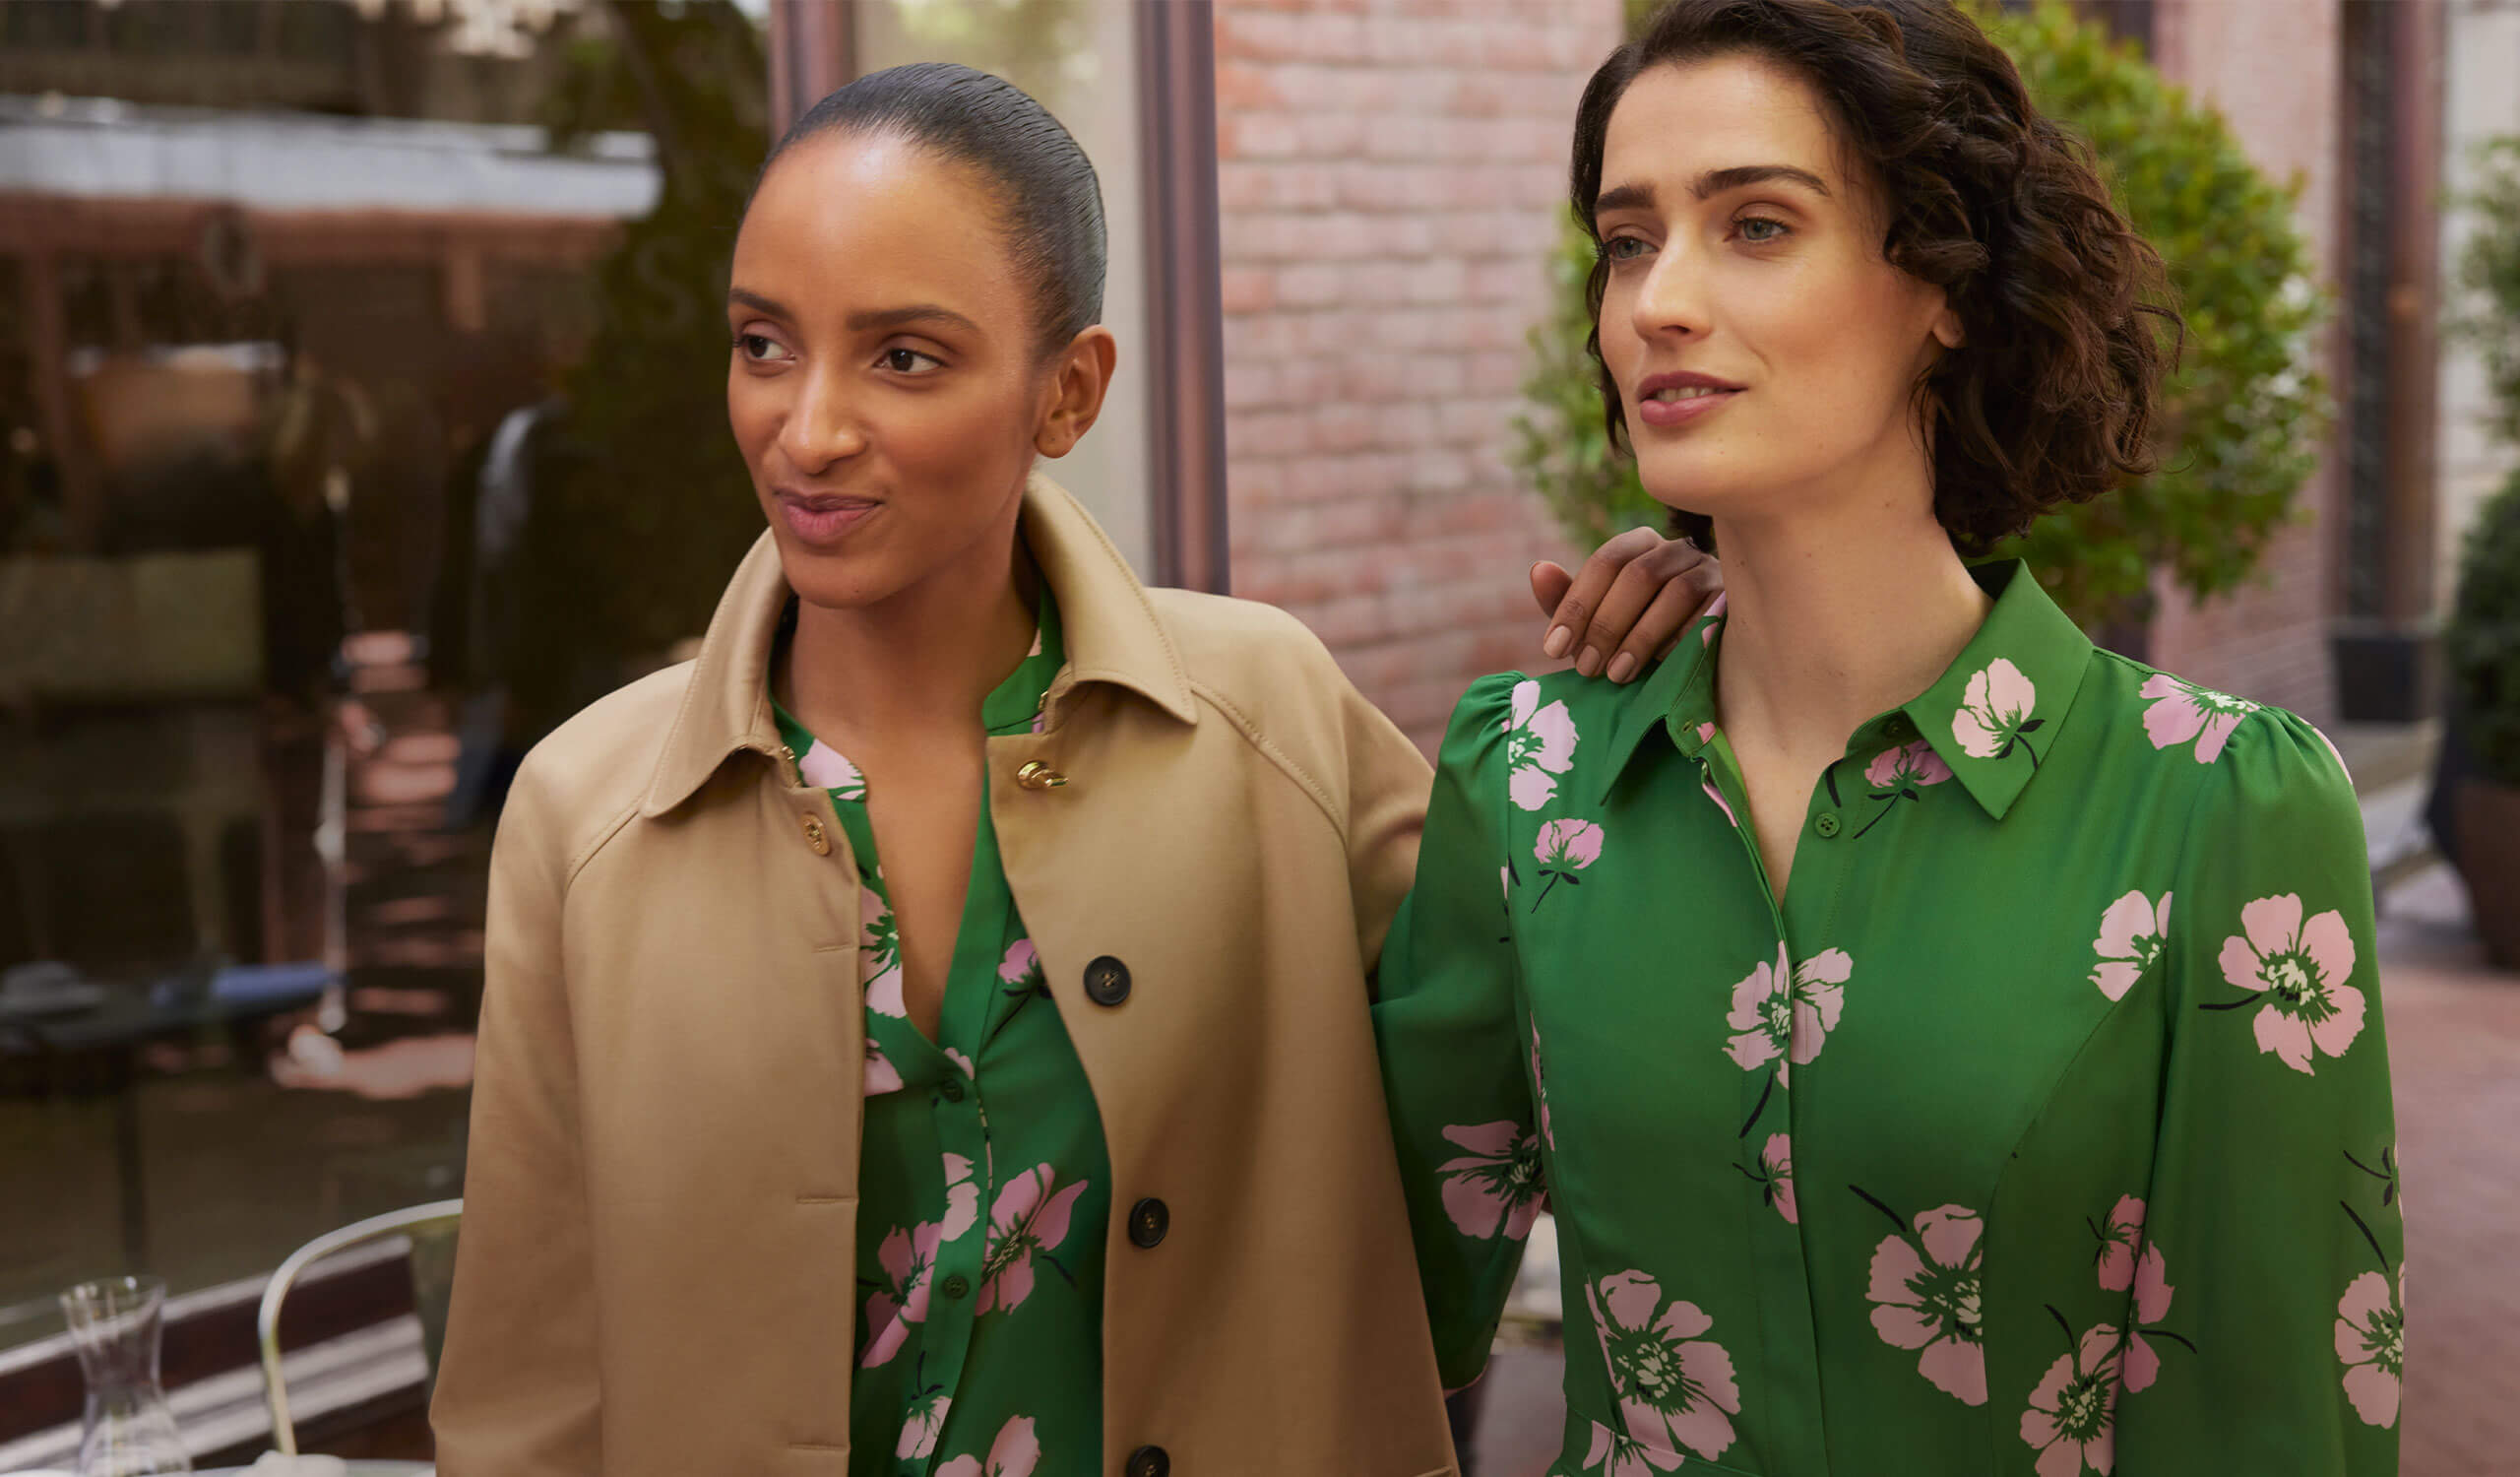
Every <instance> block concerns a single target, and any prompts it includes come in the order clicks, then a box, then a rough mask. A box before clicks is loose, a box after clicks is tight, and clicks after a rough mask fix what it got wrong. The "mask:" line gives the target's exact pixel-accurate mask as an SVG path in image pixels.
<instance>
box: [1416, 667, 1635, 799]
mask: <svg viewBox="0 0 2520 1477" xmlns="http://www.w3.org/2000/svg"><path fill="white" fill-rule="evenodd" d="M1650 671H1651V669H1648V672H1649V674H1650ZM1646 686H1647V681H1646V675H1645V674H1640V675H1639V676H1638V677H1637V679H1636V680H1635V681H1633V682H1628V683H1625V684H1620V683H1616V682H1610V681H1607V680H1604V679H1602V678H1599V677H1587V676H1582V675H1580V674H1576V673H1574V672H1572V671H1567V672H1552V673H1545V674H1542V675H1539V676H1534V675H1532V674H1529V673H1523V672H1497V673H1490V674H1487V675H1485V676H1482V677H1480V678H1479V679H1477V680H1476V681H1474V682H1472V683H1471V684H1470V687H1469V690H1467V691H1465V692H1464V693H1463V694H1462V697H1461V701H1460V702H1459V703H1458V704H1456V705H1455V706H1454V708H1453V716H1452V722H1451V724H1450V725H1449V726H1448V727H1447V728H1446V730H1445V733H1444V745H1443V753H1442V758H1441V759H1440V760H1439V761H1438V762H1439V765H1440V766H1441V767H1442V768H1444V769H1447V770H1469V769H1481V768H1495V769H1497V770H1498V772H1499V773H1500V774H1501V773H1502V772H1503V769H1504V768H1506V767H1520V768H1529V767H1531V766H1532V765H1534V764H1540V765H1543V766H1544V767H1545V768H1546V769H1547V770H1548V771H1549V772H1551V773H1553V774H1559V775H1567V774H1572V773H1575V772H1576V771H1577V770H1578V768H1579V766H1583V765H1585V764H1586V763H1587V762H1588V761H1590V760H1592V759H1593V758H1594V757H1595V756H1597V755H1600V754H1602V753H1604V752H1606V751H1607V748H1608V746H1609V739H1610V735H1611V734H1612V733H1613V732H1614V731H1616V730H1617V729H1618V727H1619V726H1620V724H1621V723H1622V721H1623V720H1624V719H1625V718H1626V717H1627V715H1628V710H1629V709H1630V708H1632V707H1634V706H1635V705H1637V704H1638V703H1640V702H1646V701H1650V699H1649V698H1647V697H1646V696H1645V695H1644V694H1645V689H1646Z"/></svg>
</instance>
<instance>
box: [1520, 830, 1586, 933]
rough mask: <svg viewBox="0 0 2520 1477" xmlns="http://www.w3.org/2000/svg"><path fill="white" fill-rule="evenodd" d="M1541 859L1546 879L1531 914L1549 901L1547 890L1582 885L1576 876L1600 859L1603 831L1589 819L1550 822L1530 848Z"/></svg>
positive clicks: (1533, 900)
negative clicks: (1559, 886)
mask: <svg viewBox="0 0 2520 1477" xmlns="http://www.w3.org/2000/svg"><path fill="white" fill-rule="evenodd" d="M1532 855H1533V856H1535V857H1538V858H1539V859H1540V869H1541V873H1542V875H1544V876H1545V877H1547V878H1548V883H1547V886H1544V887H1543V888H1541V890H1540V896H1538V897H1536V898H1534V899H1532V911H1533V912H1535V913H1537V912H1539V911H1540V905H1541V904H1543V903H1544V902H1546V901H1548V894H1549V889H1550V888H1553V887H1555V886H1556V885H1557V884H1558V883H1559V882H1561V881H1563V882H1567V883H1570V884H1574V883H1581V882H1582V881H1583V878H1581V877H1579V876H1577V875H1575V874H1576V873H1577V872H1579V871H1582V870H1583V869H1584V868H1585V867H1590V866H1592V865H1593V864H1594V863H1595V862H1598V861H1600V860H1601V857H1602V828H1601V827H1600V826H1598V825H1595V824H1594V823H1593V822H1591V821H1589V820H1552V821H1550V822H1548V823H1547V824H1545V825H1544V826H1542V827H1541V828H1540V841H1539V843H1538V844H1537V845H1535V846H1533V848H1532Z"/></svg>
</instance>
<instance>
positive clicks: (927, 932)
mask: <svg viewBox="0 0 2520 1477" xmlns="http://www.w3.org/2000/svg"><path fill="white" fill-rule="evenodd" d="M1103 261H1104V239H1103V208H1102V199H1101V194H1100V191H1099V189H1098V187H1097V184H1096V181H1095V175H1094V168H1093V165H1092V164H1091V163H1090V162H1089V161H1087V159H1086V157H1085V155H1084V153H1083V152H1082V151H1081V150H1079V149H1078V148H1077V146H1076V142H1075V141H1074V140H1073V139H1072V138H1070V137H1069V136H1068V134H1067V131H1066V130H1065V129H1063V128H1061V127H1060V126H1059V124H1058V122H1057V120H1056V119H1054V118H1052V117H1051V116H1050V115H1049V114H1048V113H1047V112H1046V111H1044V110H1043V109H1042V108H1041V106H1040V104H1039V103H1038V102H1036V101H1034V99H1032V98H1031V97H1029V96H1025V95H1024V94H1023V93H1022V92H1020V91H1018V90H1017V89H1016V88H1014V87H1012V86H1010V85H1008V84H1007V83H1005V82H1002V81H1000V80H998V79H996V78H994V77H990V76H987V75H985V74H982V73H979V72H975V71H972V70H971V69H969V68H965V67H958V66H951V65H945V64H926V65H919V66H912V67H902V68H895V69H893V70H891V71H887V72H881V73H877V74H875V75H873V76H870V77H867V78H864V79H861V80H860V81H857V82H854V83H851V85H850V86H848V87H846V88H843V89H841V90H840V91H839V92H837V93H835V94H833V95H832V96H829V97H827V98H825V99H823V100H822V101H821V102H820V103H818V104H817V105H816V106H815V107H814V108H813V109H812V110H811V111H810V112H808V113H807V114H806V115H805V116H804V117H803V118H802V119H800V120H799V121H798V122H797V124H796V126H795V127H794V128H793V129H792V130H790V131H789V133H788V135H787V137H786V138H785V139H783V140H782V141H781V143H780V145H779V147H778V148H777V149H776V150H774V151H773V152H772V155H771V158H770V161H768V162H767V163H766V164H765V165H764V166H763V170H762V174H761V178H760V180H759V182H758V184H757V185H756V188H755V192H754V195H753V198H752V200H751V203H750V205H749V206H748V208H747V210H746V213H745V216H744V219H743V222H742V225H741V228H740V230H739V232H738V234H737V236H736V240H735V246H734V256H733V264H732V273H731V280H730V283H729V286H728V289H727V294H726V300H727V309H726V324H727V337H728V343H729V355H728V363H727V368H726V405H727V414H728V420H729V423H730V425H731V427H732V429H733V432H734V438H735V442H736V446H737V448H738V450H739V451H740V452H741V453H742V455H743V458H744V461H745V464H746V466H747V467H748V468H749V470H750V472H751V477H752V483H753V487H754V491H755V494H756V496H757V497H758V498H759V500H760V503H761V508H762V512H763V515H764V517H765V519H766V521H767V523H768V525H769V528H768V532H767V533H765V534H764V536H763V538H762V540H761V543H760V544H759V545H758V546H756V547H755V548H754V550H753V552H752V554H751V556H750V557H749V558H748V559H747V560H746V561H745V562H744V564H743V566H742V568H741V569H740V570H738V571H737V573H736V574H735V576H734V579H733V582H732V583H731V584H730V585H729V586H728V587H727V590H726V594H725V600H724V602H723V604H722V605H721V606H720V608H719V611H718V614H717V616H716V618H715V620H714V621H713V623H712V625H711V627H710V630H709V633H708V637H707V639H706V641H705V643H704V644H703V647H702V650H701V653H700V656H699V658H698V660H697V661H696V662H694V663H692V664H690V665H687V666H683V667H678V668H674V669H672V670H670V671H667V672H664V673H661V674H657V675H655V676H652V677H650V678H648V679H646V680H644V681H641V682H639V683H637V684H635V685H633V686H630V687H627V688H625V689H623V690H622V691H620V692H617V693H614V694H613V695H612V696H610V697H607V698H605V699H603V700H602V701H601V702H599V703H597V704H596V705H595V706H594V707H592V708H590V709H588V710H587V711H586V712H585V713H583V714H581V715H579V716H578V717H577V718H575V719H574V720H572V721H571V722H570V723H568V724H567V725H566V726H564V727H562V728H561V729H560V730H559V731H558V732H557V733H555V734H554V735H553V736H552V737H551V738H548V739H546V740H545V741H544V742H543V743H542V744H540V745H539V746H538V747H536V749H535V750H534V752H533V754H532V755H531V756H530V757H529V758H528V759H527V760H526V762H525V764H524V766H523V768H522V770H521V771H520V772H519V774H518V777H517V780H516V784H515V789H514V792H513V796H512V798H511V800H510V801H509V803H508V808H507V811H506V814H505V816H504V818H503V821H502V824H501V827H500V832H499V839H498V846H497V852H496V856H495V858H494V861H493V866H492V876H491V884H490V885H491V896H490V918H489V932H488V943H487V950H488V977H487V984H486V993H485V995H484V999H483V1004H482V1023H481V1038H480V1051H479V1061H478V1072H477V1081H476V1084H475V1087H474V1097H473V1138H472V1143H471V1151H470V1163H469V1172H468V1176H467V1180H466V1187H465V1188H466V1201H465V1227H464V1236H463V1246H462V1251H461V1262H460V1266H459V1268H458V1275H457V1279H456V1296H455V1307H454V1311H453V1314H452V1317H451V1322H450V1327H449V1332H448V1343H447V1350H446V1357H445V1361H444V1369H443V1371H442V1373H441V1376H440V1381H439V1385H438V1392H437V1401H436V1408H435V1412H434V1417H435V1423H436V1427H437V1432H438V1441H439V1447H438V1469H439V1470H440V1471H441V1472H443V1473H445V1474H447V1477H474V1474H483V1477H489V1474H497V1477H517V1474H528V1473H532V1474H544V1473H554V1474H556V1473H573V1474H589V1477H592V1474H595V1473H598V1472H601V1473H604V1474H606V1477H646V1474H656V1477H693V1474H701V1473H709V1474H717V1473H756V1472H761V1473H767V1472H779V1473H795V1474H804V1473H829V1474H832V1477H840V1474H842V1473H848V1474H851V1477H903V1474H917V1477H981V1474H983V1473H986V1474H991V1477H1018V1474H1030V1477H1095V1474H1101V1477H1110V1474H1126V1477H1165V1474H1166V1473H1167V1472H1173V1471H1178V1472H1180V1473H1182V1474H1184V1477H1209V1474H1250V1477H1260V1474H1272V1473H1282V1472H1305V1473H1330V1472H1337V1473H1353V1474H1360V1477H1427V1474H1434V1473H1441V1472H1446V1471H1449V1470H1451V1467H1452V1454H1451V1449H1450V1446H1449V1444H1448V1440H1447V1435H1446V1429H1445V1422H1444V1414H1443V1409H1442V1406H1441V1403H1440V1398H1439V1396H1440V1391H1439V1387H1438V1385H1437V1382H1436V1379H1435V1367H1434V1358H1433V1354H1432V1350H1431V1347H1430V1345H1429V1341H1428V1337H1427V1329H1426V1322H1425V1316H1424V1314H1423V1312H1422V1311H1421V1309H1420V1306H1419V1303H1418V1297H1417V1292H1416V1279H1415V1276H1414V1269H1413V1266H1412V1264H1411V1260H1410V1246H1409V1232H1408V1220H1407V1215H1406V1212H1405V1210H1404V1208H1403V1205H1402V1201H1401V1195H1400V1186H1399V1178H1398V1174H1397V1170H1396V1168H1395V1166H1394V1163H1393V1159H1392V1152H1391V1144H1390V1138H1389V1134H1388V1131H1387V1127H1386V1124H1385V1121H1384V1116H1383V1106H1382V1097H1381V1092H1380V1088H1379V1082H1378V1078H1377V1075H1376V1072H1375V1067H1374V1058H1373V1043H1372V1028H1371V1023H1370V1018H1369V1016H1368V999H1367V986H1366V981H1367V978H1368V976H1369V974H1370V973H1371V971H1372V970H1373V968H1374V966H1375V962H1376V959H1377V958H1378V956H1379V954H1380V953H1381V948H1382V940H1383V935H1384V933H1385V932H1386V931H1387V929H1388V927H1389V924H1390V919H1391V914H1392V911H1393V909H1394V908H1395V907H1396V906H1397V905H1398V902H1399V898H1400V894H1401V893H1402V892H1403V891H1404V890H1405V889H1406V887H1407V885H1408V881H1409V877H1410V875H1411V872H1412V869H1413V867H1414V866H1415V859H1416V853H1417V837H1418V823H1419V819H1420V817H1421V815H1422V813H1423V810H1424V806H1425V800H1426V786H1427V771H1426V767H1425V763H1424V761H1423V760H1422V759H1421V758H1420V757H1419V755H1418V751H1417V749H1416V748H1414V747H1413V746H1412V745H1411V744H1410V743H1409V742H1408V741H1407V740H1406V739H1405V738H1402V737H1401V735H1400V734H1399V732H1398V731H1397V730H1396V729H1394V728H1393V727H1392V725H1391V724H1390V722H1389V721H1387V720H1386V719H1384V718H1383V717H1382V715H1380V714H1379V713H1376V712H1375V711H1374V710H1373V709H1372V708H1371V707H1370V706H1368V705H1367V704H1366V703H1365V702H1364V701H1363V699H1362V698H1360V697H1359V696H1358V695H1357V693H1356V691H1355V688H1353V687H1352V686H1350V685H1349V683H1348V682H1347V680H1346V679H1345V678H1344V677H1343V676H1342V675H1341V674H1340V672H1339V669H1338V667H1337V666H1336V665H1335V664H1334V663H1333V662H1332V661H1331V659H1330V656H1329V654H1328V653H1327V652H1326V651H1324V650H1323V648H1322V646H1321V644H1320V643H1319V642H1318V641H1317V640H1315V639H1314V638H1313V637H1312V636H1311V635H1310V634H1309V633H1308V632H1306V631H1305V630H1304V629H1303V628H1302V626H1300V625H1299V624H1297V623H1296V622H1295V621H1294V620H1293V619H1292V618H1291V617H1289V616H1287V615H1285V614H1284V613H1282V612H1280V611H1277V610H1271V609H1269V608H1268V607H1265V606H1259V605H1254V604H1251V603H1248V602H1239V601H1230V600H1225V599H1220V598H1217V597H1212V596H1205V595H1196V594H1190V593H1186V592H1183V591H1177V590H1149V589H1146V588H1145V587H1143V586H1142V585H1140V584H1139V582H1138V580H1137V578H1136V577H1135V576H1134V575H1133V574H1132V573H1131V572H1130V570H1129V567H1128V565H1127V564H1126V562H1125V561H1123V560H1122V559H1121V558H1120V556H1119V555H1118V554H1117V553H1116V552H1115V551H1114V550H1113V548H1112V546H1111V544H1110V542H1109V541H1108V540H1106V539H1105V538H1104V537H1103V533H1102V531H1101V530H1100V529H1098V528H1097V527H1096V526H1095V524H1094V522H1093V520H1092V519H1090V518H1089V517H1088V516H1087V515H1086V513H1085V512H1084V510H1083V509H1082V508H1081V507H1079V506H1078V504H1077V503H1076V502H1075V501H1074V500H1073V499H1071V498H1070V497H1069V496H1068V495H1067V494H1066V493H1065V492H1064V491H1062V490H1060V489H1059V488H1058V487H1057V486H1056V485H1054V484H1053V483H1051V482H1049V481H1048V480H1047V479H1045V478H1043V477H1041V476H1040V473H1039V471H1038V470H1037V466H1036V464H1037V462H1038V461H1039V460H1040V458H1044V457H1049V458H1056V457H1059V456H1063V455H1065V454H1066V453H1067V452H1068V451H1069V449H1071V448H1072V447H1074V446H1075V445H1076V443H1077V441H1078V440H1079V438H1081V437H1082V436H1084V435H1085V434H1086V432H1087V430H1088V429H1089V428H1090V427H1091V426H1092V425H1093V424H1094V421H1095V417H1096V416H1097V414H1098V412H1099V411H1100V410H1101V408H1102V404H1103V393H1104V389H1105V387H1106V386H1107V385H1108V384H1109V382H1110V378H1111V374H1112V370H1113V366H1114V364H1115V362H1116V359H1117V353H1118V351H1117V346H1116V345H1115V343H1114V341H1113V339H1112V335H1111V333H1110V331H1109V330H1108V329H1105V328H1103V327H1102V326H1101V315H1102V297H1103ZM1702 559H1703V556H1702V555H1700V554H1698V553H1697V551H1695V550H1694V549H1691V548H1688V547H1687V546H1684V545H1680V544H1676V543H1674V544H1670V545H1665V544H1663V543H1662V541H1660V540H1658V539H1656V538H1655V537H1653V536H1652V535H1651V534H1647V535H1644V536H1642V537H1632V536H1631V537H1623V538H1621V539H1619V540H1614V541H1612V542H1611V544H1610V545H1609V546H1607V547H1606V548H1605V550H1604V551H1603V552H1602V553H1599V554H1597V555H1596V556H1595V557H1594V558H1593V559H1592V560H1591V561H1589V562H1588V563H1587V565H1586V567H1585V569H1584V570H1583V571H1581V572H1580V574H1579V575H1578V576H1576V577H1574V578H1573V579H1571V580H1570V578H1569V577H1568V576H1567V575H1566V574H1565V573H1564V572H1563V571H1560V570H1557V569H1555V567H1554V566H1546V567H1544V568H1542V569H1540V570H1537V571H1535V575H1534V593H1535V595H1537V596H1544V597H1546V598H1547V601H1548V603H1549V604H1550V605H1552V606H1554V605H1555V604H1556V603H1557V602H1558V601H1559V599H1560V598H1561V597H1562V598H1563V599H1564V601H1566V602H1568V603H1570V604H1573V605H1581V606H1583V607H1585V608H1586V609H1588V610H1590V609H1595V608H1598V609H1599V610H1600V611H1601V615H1600V617H1599V618H1597V619H1593V620H1579V619H1575V618H1573V617H1572V616H1571V615H1567V616H1565V617H1564V618H1562V619H1559V620H1558V621H1557V624H1559V625H1562V626H1564V627H1566V628H1567V631H1568V633H1569V636H1568V637H1561V638H1560V640H1561V642H1562V641H1563V640H1565V639H1569V638H1572V639H1580V640H1582V641H1584V642H1585V643H1586V644H1587V645H1588V646H1590V647H1597V648H1598V650H1599V653H1600V654H1607V653H1608V652H1610V651H1613V650H1620V651H1631V652H1632V651H1637V650H1642V651H1643V652H1644V653H1645V655H1647V656H1649V657H1650V656H1651V654H1652V653H1653V651H1654V650H1656V649H1658V648H1659V647H1660V646H1661V645H1662V644H1665V643H1667V642H1668V641H1670V639H1672V638H1674V637H1675V636H1676V634H1677V632H1678V630H1679V628H1680V626H1681V624H1682V623H1683V621H1684V620H1685V618H1686V617H1687V615H1688V614H1689V613H1690V611H1691V610H1693V609H1694V608H1695V607H1696V605H1697V604H1698V603H1699V601H1700V599H1702V597H1703V595H1704V594H1705V593H1706V591H1708V590H1710V589H1711V588H1712V569H1711V566H1710V565H1707V564H1705V563H1704V562H1703V561H1702ZM1640 595H1642V596H1645V597H1650V598H1647V599H1640V598H1638V597H1639V596H1640ZM1598 660H1599V658H1598V656H1597V657H1596V658H1595V659H1594V660H1592V661H1588V662H1587V663H1586V664H1585V665H1586V666H1587V668H1588V669H1590V670H1598V666H1597V664H1598Z"/></svg>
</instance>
